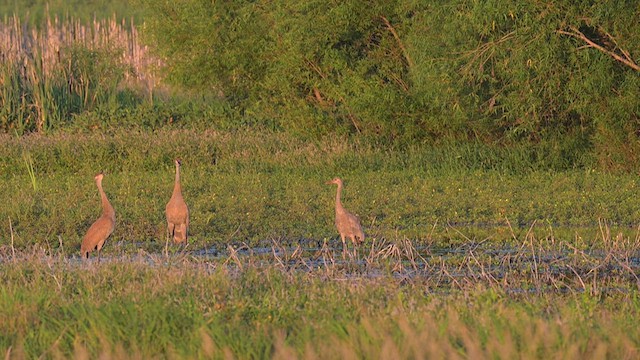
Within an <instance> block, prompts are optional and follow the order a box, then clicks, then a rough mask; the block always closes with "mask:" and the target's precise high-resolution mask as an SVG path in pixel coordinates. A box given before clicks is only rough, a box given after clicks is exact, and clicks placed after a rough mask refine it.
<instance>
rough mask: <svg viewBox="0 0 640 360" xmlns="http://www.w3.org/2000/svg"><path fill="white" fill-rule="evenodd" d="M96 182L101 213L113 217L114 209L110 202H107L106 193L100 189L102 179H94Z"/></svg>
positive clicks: (114, 214)
mask: <svg viewBox="0 0 640 360" xmlns="http://www.w3.org/2000/svg"><path fill="white" fill-rule="evenodd" d="M96 184H97V185H98V192H99V193H100V200H101V202H102V215H107V216H109V217H110V218H113V219H115V216H116V212H115V210H113V206H111V203H109V199H107V194H105V193H104V190H103V189H102V179H98V180H97V181H96Z"/></svg>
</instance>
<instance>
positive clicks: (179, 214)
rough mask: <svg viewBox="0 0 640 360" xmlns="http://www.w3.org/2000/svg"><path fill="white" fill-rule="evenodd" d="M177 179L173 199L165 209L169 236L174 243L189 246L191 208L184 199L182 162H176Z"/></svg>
mask: <svg viewBox="0 0 640 360" xmlns="http://www.w3.org/2000/svg"><path fill="white" fill-rule="evenodd" d="M175 165H176V178H175V181H174V184H173V193H172V194H171V199H170V200H169V202H168V203H167V206H166V208H165V214H166V216H167V234H168V236H169V237H173V242H174V243H177V244H180V243H184V244H185V245H186V244H187V241H188V237H189V208H188V207H187V203H186V202H185V201H184V198H183V197H182V187H181V185H180V167H181V166H182V161H181V160H180V159H176V160H175Z"/></svg>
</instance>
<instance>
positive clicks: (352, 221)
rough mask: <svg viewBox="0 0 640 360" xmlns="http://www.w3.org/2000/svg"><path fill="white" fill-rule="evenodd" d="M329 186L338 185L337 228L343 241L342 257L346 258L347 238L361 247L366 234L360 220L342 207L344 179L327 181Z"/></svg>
mask: <svg viewBox="0 0 640 360" xmlns="http://www.w3.org/2000/svg"><path fill="white" fill-rule="evenodd" d="M327 184H336V185H338V191H337V192H336V228H337V229H338V232H339V233H340V239H342V257H344V255H345V253H346V250H347V245H346V243H345V241H344V239H345V237H348V238H351V241H352V242H353V244H354V245H359V244H361V243H362V242H364V232H363V231H362V226H361V225H360V220H359V219H358V218H357V217H356V216H355V215H353V214H351V213H350V212H348V211H347V210H346V209H345V208H344V207H343V206H342V202H341V201H340V194H341V193H342V187H343V184H342V179H340V178H335V179H333V180H331V181H327Z"/></svg>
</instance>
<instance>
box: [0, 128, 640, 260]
mask: <svg viewBox="0 0 640 360" xmlns="http://www.w3.org/2000/svg"><path fill="white" fill-rule="evenodd" d="M525 151H526V150H525V149H523V150H521V151H520V153H518V150H517V149H516V150H514V149H505V150H501V149H499V148H498V149H496V148H489V147H487V146H485V145H461V146H458V147H456V146H442V147H422V148H418V147H416V148H409V149H404V150H390V149H383V148H377V147H376V146H374V145H370V144H363V143H359V142H358V141H357V140H355V141H354V140H351V139H348V138H337V139H336V138H327V139H324V140H321V141H305V140H302V139H298V138H294V137H291V136H289V135H286V134H283V133H274V132H269V131H250V130H238V131H225V132H218V131H213V130H195V129H194V130H189V129H173V130H171V129H168V128H163V129H159V130H157V131H155V132H149V131H137V130H131V131H124V130H114V131H113V132H111V133H108V134H102V133H97V132H94V133H74V134H70V133H60V134H57V135H51V136H47V137H40V136H37V135H34V136H27V137H20V138H16V137H10V136H4V137H3V139H2V142H1V143H0V155H1V156H2V158H3V159H4V160H3V162H2V163H0V178H1V179H2V182H3V191H2V192H0V202H1V203H3V204H5V205H4V206H3V207H1V208H0V219H1V220H0V221H1V222H2V224H3V225H2V226H1V227H0V228H1V229H2V230H1V232H0V238H2V239H3V241H5V242H6V241H7V239H9V237H10V235H11V234H10V232H9V219H10V220H11V225H12V229H13V235H14V244H15V246H17V247H29V246H31V245H33V244H39V243H43V242H49V243H52V244H58V243H59V242H62V243H64V244H66V245H67V247H69V248H71V247H78V246H79V242H80V238H81V236H82V235H83V234H84V231H85V230H86V228H87V227H88V226H89V225H90V223H91V222H92V221H93V220H95V218H97V216H98V213H99V198H98V195H97V191H96V189H95V184H94V181H93V175H94V174H95V173H97V172H99V171H105V172H106V177H105V180H104V187H105V190H106V193H107V195H108V196H109V199H110V200H111V202H112V204H113V205H114V207H115V209H116V213H117V226H116V230H115V233H114V234H113V235H112V238H111V241H114V242H115V241H125V242H137V243H140V242H141V243H143V244H152V243H154V242H160V243H164V239H163V234H164V226H165V224H164V206H165V204H166V202H167V201H168V199H169V197H170V196H171V190H172V184H173V177H174V168H173V159H174V158H175V157H180V158H182V159H183V188H184V189H183V191H184V196H185V198H186V201H187V203H188V204H189V206H190V208H191V214H192V215H191V216H192V231H191V233H192V236H193V243H194V245H195V246H202V245H203V244H212V245H222V246H224V245H225V244H228V243H235V244H241V243H245V242H246V243H248V244H251V245H255V244H257V243H259V242H261V241H267V243H270V242H271V240H273V239H277V240H281V241H287V242H296V241H299V240H303V239H315V240H318V241H320V240H322V239H326V238H332V237H334V236H336V233H335V231H334V230H333V202H334V196H335V187H332V186H329V185H325V182H326V181H327V180H329V179H331V178H333V177H335V176H340V177H342V178H343V179H344V181H345V192H344V194H343V202H344V204H345V206H346V207H347V208H348V209H350V210H351V211H353V212H355V213H357V214H359V216H360V217H361V219H362V223H363V225H364V227H365V228H366V232H367V234H368V235H367V236H368V237H370V238H378V239H383V238H384V239H403V238H409V239H411V240H413V241H417V242H419V243H422V244H424V243H429V244H431V243H437V244H439V245H443V246H445V245H448V244H451V243H456V242H460V241H462V242H466V241H467V238H472V239H476V240H478V241H480V240H483V239H484V238H486V237H490V238H491V239H490V240H491V241H492V242H495V243H503V242H510V241H512V235H511V231H512V230H511V229H509V225H511V227H512V228H513V229H514V231H516V232H518V233H519V232H524V231H528V229H529V227H530V226H531V225H532V224H534V223H535V230H536V231H539V233H540V234H541V235H546V234H547V233H549V232H556V233H557V232H560V233H563V232H564V233H563V236H567V240H572V239H573V238H574V237H575V236H576V234H578V235H580V236H581V237H583V238H584V239H585V241H587V242H592V241H595V240H596V239H597V238H599V235H598V233H599V225H598V224H599V221H600V220H602V221H604V222H606V223H607V224H608V225H610V226H612V227H613V229H614V231H620V232H623V233H624V234H625V235H627V234H630V235H633V234H634V233H635V230H636V229H635V228H636V226H637V219H638V218H640V211H639V209H638V207H637V206H636V202H635V199H636V198H637V196H638V192H639V189H638V186H637V176H636V175H633V174H611V173H603V172H597V171H592V170H588V169H576V170H570V171H562V172H557V171H549V170H544V169H542V165H541V166H540V167H541V168H535V167H532V165H524V164H526V163H525V162H524V161H523V160H522V158H523V157H526V156H528V154H526V153H525ZM533 166H535V163H534V165H533ZM452 227H454V228H456V229H461V231H462V234H464V236H461V235H459V234H458V233H456V232H452V231H451V228H452ZM434 234H438V236H437V237H434ZM108 248H109V247H107V249H105V250H106V251H110V250H109V249H108Z"/></svg>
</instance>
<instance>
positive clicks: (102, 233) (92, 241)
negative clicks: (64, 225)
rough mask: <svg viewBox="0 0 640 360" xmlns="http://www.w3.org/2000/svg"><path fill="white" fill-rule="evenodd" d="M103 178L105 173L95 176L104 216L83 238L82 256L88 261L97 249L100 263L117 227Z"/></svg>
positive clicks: (114, 213)
mask: <svg viewBox="0 0 640 360" xmlns="http://www.w3.org/2000/svg"><path fill="white" fill-rule="evenodd" d="M103 177H104V174H103V173H99V174H97V175H96V176H95V180H96V186H97V187H98V192H99V193H100V199H101V201H102V215H101V216H100V217H99V218H98V220H96V222H94V223H93V224H92V225H91V226H90V227H89V230H87V234H86V235H85V236H84V237H83V238H82V245H81V246H80V254H81V256H82V257H83V258H84V259H88V258H89V253H90V252H92V251H93V250H94V249H97V251H98V261H100V250H101V249H102V247H103V246H104V242H105V241H106V240H107V238H108V237H109V235H111V233H112V232H113V229H114V228H115V226H116V212H115V210H113V206H111V204H110V203H109V200H108V199H107V195H106V194H105V193H104V190H102V178H103Z"/></svg>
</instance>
